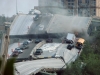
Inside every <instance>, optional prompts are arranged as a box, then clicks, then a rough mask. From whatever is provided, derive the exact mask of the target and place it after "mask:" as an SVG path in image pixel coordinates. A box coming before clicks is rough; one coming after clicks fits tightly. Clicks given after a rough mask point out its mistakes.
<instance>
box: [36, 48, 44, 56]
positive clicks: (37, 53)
mask: <svg viewBox="0 0 100 75" xmlns="http://www.w3.org/2000/svg"><path fill="white" fill-rule="evenodd" d="M42 53H43V50H42V49H36V52H35V55H41V54H42Z"/></svg>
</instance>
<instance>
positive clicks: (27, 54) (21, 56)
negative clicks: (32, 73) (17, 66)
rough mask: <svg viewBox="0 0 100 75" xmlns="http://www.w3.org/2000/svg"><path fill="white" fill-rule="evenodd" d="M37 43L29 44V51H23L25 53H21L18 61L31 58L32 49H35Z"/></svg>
mask: <svg viewBox="0 0 100 75" xmlns="http://www.w3.org/2000/svg"><path fill="white" fill-rule="evenodd" d="M35 45H36V44H35V43H34V42H33V43H32V42H31V43H30V44H29V48H28V49H25V50H23V53H21V54H19V56H18V57H17V58H18V59H20V58H21V59H24V58H29V56H30V53H31V51H32V49H33V48H34V47H35Z"/></svg>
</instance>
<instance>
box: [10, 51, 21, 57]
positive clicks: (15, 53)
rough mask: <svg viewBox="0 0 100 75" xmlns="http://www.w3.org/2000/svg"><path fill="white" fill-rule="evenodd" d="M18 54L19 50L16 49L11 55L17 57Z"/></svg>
mask: <svg viewBox="0 0 100 75" xmlns="http://www.w3.org/2000/svg"><path fill="white" fill-rule="evenodd" d="M18 55H19V53H18V51H14V52H13V53H12V55H11V56H12V57H17V56H18Z"/></svg>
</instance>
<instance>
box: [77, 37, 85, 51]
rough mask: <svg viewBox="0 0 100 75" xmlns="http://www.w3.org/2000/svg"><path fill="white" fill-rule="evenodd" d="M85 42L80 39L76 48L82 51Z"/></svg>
mask: <svg viewBox="0 0 100 75" xmlns="http://www.w3.org/2000/svg"><path fill="white" fill-rule="evenodd" d="M84 42H85V40H84V39H83V38H79V39H78V40H77V42H76V48H77V49H79V50H81V49H82V48H83V43H84Z"/></svg>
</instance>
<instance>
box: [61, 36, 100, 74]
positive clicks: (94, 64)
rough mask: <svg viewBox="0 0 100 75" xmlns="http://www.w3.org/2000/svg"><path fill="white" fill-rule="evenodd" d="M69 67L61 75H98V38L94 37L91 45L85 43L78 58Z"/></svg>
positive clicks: (99, 72)
mask: <svg viewBox="0 0 100 75" xmlns="http://www.w3.org/2000/svg"><path fill="white" fill-rule="evenodd" d="M81 62H83V63H84V64H83V66H82V64H80V63H81ZM70 65H71V66H70ZM70 65H67V66H68V67H67V68H66V70H65V71H64V73H63V75H100V36H99V35H98V36H96V39H95V41H94V42H93V43H92V44H90V43H89V42H85V44H84V48H83V51H82V53H81V55H80V57H79V58H78V59H77V60H76V61H75V62H74V64H73V63H71V64H70ZM80 67H81V68H80Z"/></svg>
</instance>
